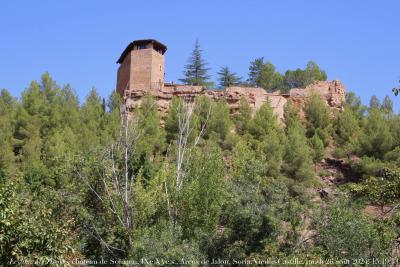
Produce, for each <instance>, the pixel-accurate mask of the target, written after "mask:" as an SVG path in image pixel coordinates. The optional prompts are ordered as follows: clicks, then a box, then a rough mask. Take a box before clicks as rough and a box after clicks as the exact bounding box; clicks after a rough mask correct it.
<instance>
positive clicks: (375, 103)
mask: <svg viewBox="0 0 400 267" xmlns="http://www.w3.org/2000/svg"><path fill="white" fill-rule="evenodd" d="M380 107H381V101H380V100H379V98H377V97H376V95H373V96H371V99H370V100H369V108H371V109H372V108H380Z"/></svg>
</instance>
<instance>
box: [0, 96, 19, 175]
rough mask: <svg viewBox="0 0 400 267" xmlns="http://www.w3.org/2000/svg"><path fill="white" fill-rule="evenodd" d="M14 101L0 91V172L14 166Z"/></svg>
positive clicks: (9, 169)
mask: <svg viewBox="0 0 400 267" xmlns="http://www.w3.org/2000/svg"><path fill="white" fill-rule="evenodd" d="M15 114H16V100H15V99H14V98H13V97H12V96H11V95H10V93H9V92H8V91H7V90H5V89H2V90H1V91H0V151H1V153H0V170H5V171H11V170H12V167H13V165H14V153H13V135H14V131H13V129H14V124H15Z"/></svg>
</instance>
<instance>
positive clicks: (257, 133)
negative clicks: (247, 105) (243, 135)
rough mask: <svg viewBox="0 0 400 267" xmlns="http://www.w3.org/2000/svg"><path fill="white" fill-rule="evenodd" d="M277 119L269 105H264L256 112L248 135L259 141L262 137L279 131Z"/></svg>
mask: <svg viewBox="0 0 400 267" xmlns="http://www.w3.org/2000/svg"><path fill="white" fill-rule="evenodd" d="M279 130H280V127H279V125H278V119H277V117H276V115H275V114H274V111H273V109H272V107H271V105H270V104H269V103H264V104H263V105H262V106H261V107H260V108H259V110H257V112H256V114H255V116H254V119H253V122H252V125H251V128H250V133H251V134H252V135H253V136H254V138H256V139H257V140H261V139H262V138H263V137H265V136H268V135H269V134H270V133H272V132H276V131H279Z"/></svg>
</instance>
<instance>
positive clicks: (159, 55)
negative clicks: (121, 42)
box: [117, 39, 167, 96]
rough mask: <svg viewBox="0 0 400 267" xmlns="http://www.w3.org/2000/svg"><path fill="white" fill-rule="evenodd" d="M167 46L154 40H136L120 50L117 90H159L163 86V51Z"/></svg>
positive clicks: (120, 91)
mask: <svg viewBox="0 0 400 267" xmlns="http://www.w3.org/2000/svg"><path fill="white" fill-rule="evenodd" d="M166 51H167V47H166V46H165V45H164V44H162V43H160V42H158V41H156V40H154V39H147V40H136V41H133V42H132V43H130V44H129V45H128V46H127V47H126V48H125V50H124V51H123V52H122V54H121V56H120V57H119V59H118V61H117V63H119V64H120V66H119V68H118V74H117V92H118V93H119V94H120V95H121V96H123V95H124V93H125V92H126V91H134V90H143V91H150V90H160V89H161V88H162V87H163V86H164V53H165V52H166Z"/></svg>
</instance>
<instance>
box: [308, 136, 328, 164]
mask: <svg viewBox="0 0 400 267" xmlns="http://www.w3.org/2000/svg"><path fill="white" fill-rule="evenodd" d="M310 146H311V148H312V149H313V152H314V153H313V155H314V156H313V159H314V162H318V161H321V160H322V159H323V158H324V152H325V148H324V143H323V142H322V140H321V139H320V138H319V137H318V135H317V134H314V136H313V137H312V138H311V139H310Z"/></svg>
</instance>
